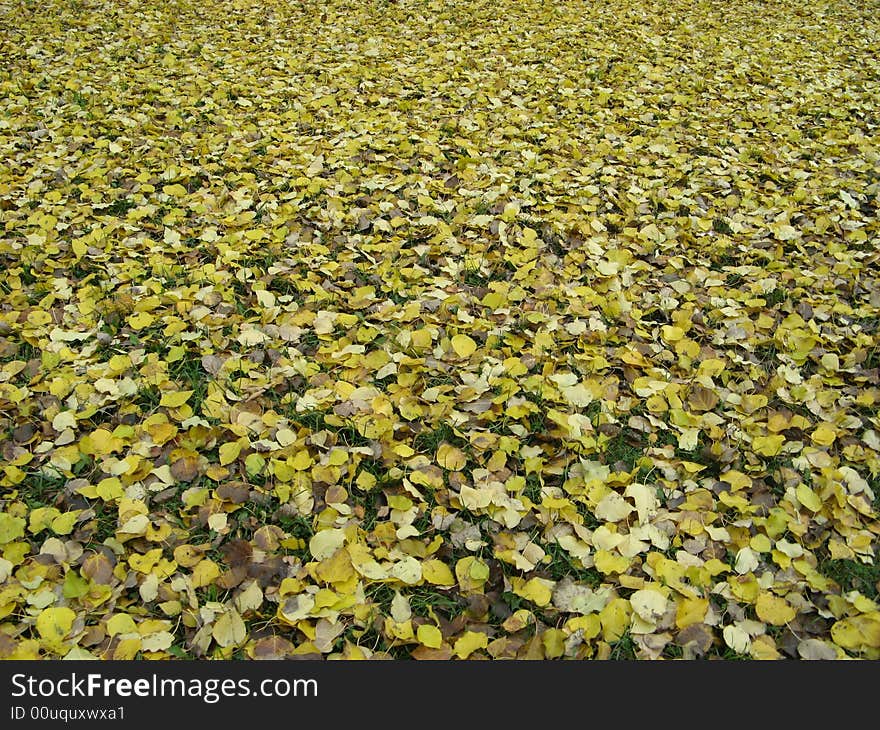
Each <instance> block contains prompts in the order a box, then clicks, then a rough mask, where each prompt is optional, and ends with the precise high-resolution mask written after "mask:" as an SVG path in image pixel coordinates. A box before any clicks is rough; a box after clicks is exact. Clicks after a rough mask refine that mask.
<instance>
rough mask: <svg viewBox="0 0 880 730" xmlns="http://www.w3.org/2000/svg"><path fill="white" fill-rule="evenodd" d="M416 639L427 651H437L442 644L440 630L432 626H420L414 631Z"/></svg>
mask: <svg viewBox="0 0 880 730" xmlns="http://www.w3.org/2000/svg"><path fill="white" fill-rule="evenodd" d="M416 638H418V640H419V643H420V644H422V645H424V646H427V647H428V648H429V649H439V648H440V646H441V644H443V634H441V633H440V629H438V628H437V627H436V626H434V625H432V624H422V625H421V626H419V628H418V629H417V630H416Z"/></svg>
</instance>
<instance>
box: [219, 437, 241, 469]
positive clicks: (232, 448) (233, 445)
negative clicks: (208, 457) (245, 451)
mask: <svg viewBox="0 0 880 730" xmlns="http://www.w3.org/2000/svg"><path fill="white" fill-rule="evenodd" d="M240 453H241V441H231V442H227V443H225V444H221V445H220V466H226V465H227V464H231V463H232V462H233V461H235V460H236V459H237V458H238V455H239V454H240Z"/></svg>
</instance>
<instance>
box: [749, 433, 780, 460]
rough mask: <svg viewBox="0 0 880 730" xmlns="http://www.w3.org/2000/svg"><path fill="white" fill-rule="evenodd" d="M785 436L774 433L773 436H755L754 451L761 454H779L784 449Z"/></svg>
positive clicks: (753, 440)
mask: <svg viewBox="0 0 880 730" xmlns="http://www.w3.org/2000/svg"><path fill="white" fill-rule="evenodd" d="M784 443H785V436H783V435H782V434H774V435H772V436H755V437H754V438H753V439H752V451H754V452H755V453H756V454H760V455H761V456H777V455H778V454H779V453H780V452H781V451H782V445H783V444H784Z"/></svg>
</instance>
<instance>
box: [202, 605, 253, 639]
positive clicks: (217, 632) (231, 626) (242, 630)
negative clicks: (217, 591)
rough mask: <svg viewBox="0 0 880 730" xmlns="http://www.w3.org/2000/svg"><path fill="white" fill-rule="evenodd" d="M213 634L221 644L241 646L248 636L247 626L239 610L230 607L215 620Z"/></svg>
mask: <svg viewBox="0 0 880 730" xmlns="http://www.w3.org/2000/svg"><path fill="white" fill-rule="evenodd" d="M211 636H213V637H214V641H216V642H217V644H219V645H220V646H240V645H241V644H243V643H244V640H245V639H246V638H247V628H246V627H245V625H244V621H242V620H241V616H240V615H239V613H238V611H236V610H235V609H234V608H230V609H227V610H226V611H225V612H224V613H223V614H222V615H221V616H220V618H218V619H217V620H216V621H215V622H214V626H213V628H212V629H211Z"/></svg>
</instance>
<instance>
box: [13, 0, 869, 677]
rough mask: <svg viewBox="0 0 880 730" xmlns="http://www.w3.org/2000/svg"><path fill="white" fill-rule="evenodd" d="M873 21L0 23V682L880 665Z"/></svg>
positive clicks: (332, 16)
mask: <svg viewBox="0 0 880 730" xmlns="http://www.w3.org/2000/svg"><path fill="white" fill-rule="evenodd" d="M878 30H880V11H878V5H877V3H876V2H873V1H869V2H844V1H836V0H817V1H811V2H808V3H803V2H801V0H779V1H778V2H774V1H767V2H757V1H755V0H746V1H745V2H740V1H736V2H734V1H733V0H730V1H729V2H718V1H713V2H710V1H708V0H696V2H690V1H687V2H685V1H684V0H654V1H653V2H652V1H651V0H599V1H598V2H586V1H584V2H576V1H573V0H571V1H563V2H552V3H548V2H543V1H541V2H538V1H537V0H491V2H490V1H484V2H479V1H476V0H450V1H442V2H441V1H440V0H398V1H397V2H391V1H388V2H385V1H383V0H363V1H358V0H348V1H343V0H327V1H326V2H325V1H323V0H322V1H321V2H317V1H313V0H303V1H302V2H296V1H293V0H291V1H289V2H282V1H279V0H231V1H230V2H220V1H219V0H205V1H201V0H200V1H198V2H190V1H188V0H180V1H176V2H175V1H171V2H153V1H152V0H146V1H143V2H142V1H140V0H138V1H137V2H135V1H134V0H120V1H118V2H109V1H107V0H104V1H96V0H64V1H63V2H59V1H58V0H48V1H47V2H44V1H42V0H41V1H40V2H36V1H33V0H29V1H25V0H2V1H0V61H2V62H0V156H2V165H0V267H2V271H0V412H2V416H0V459H2V463H0V509H2V512H0V657H3V658H8V659H25V658H45V659H57V658H61V657H68V658H88V657H96V658H101V659H132V658H137V659H145V660H147V659H157V660H174V659H182V658H193V657H204V658H211V659H264V658H278V657H290V656H298V655H317V656H319V657H323V658H327V659H336V658H398V659H404V658H406V659H409V658H416V659H425V658H440V659H476V658H487V657H488V658H494V659H501V658H549V659H557V658H558V659H596V658H598V659H606V658H620V659H633V660H643V659H656V658H662V659H677V658H686V659H687V658H716V659H723V660H730V659H734V658H754V659H797V658H804V659H815V658H822V659H834V658H840V659H847V658H868V659H877V658H880V606H878V580H880V569H878V567H877V565H876V563H875V561H876V558H877V548H878V535H880V522H878V499H877V497H878V495H880V491H878V490H880V479H878V477H880V419H878V415H877V414H878V402H880V387H878V367H880V353H878V344H880V333H878V326H880V288H878V271H880V265H878V234H880V223H878V206H880V150H878V145H877V140H878V133H880V116H878V109H880V59H878V56H877V54H876V49H877V43H878Z"/></svg>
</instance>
